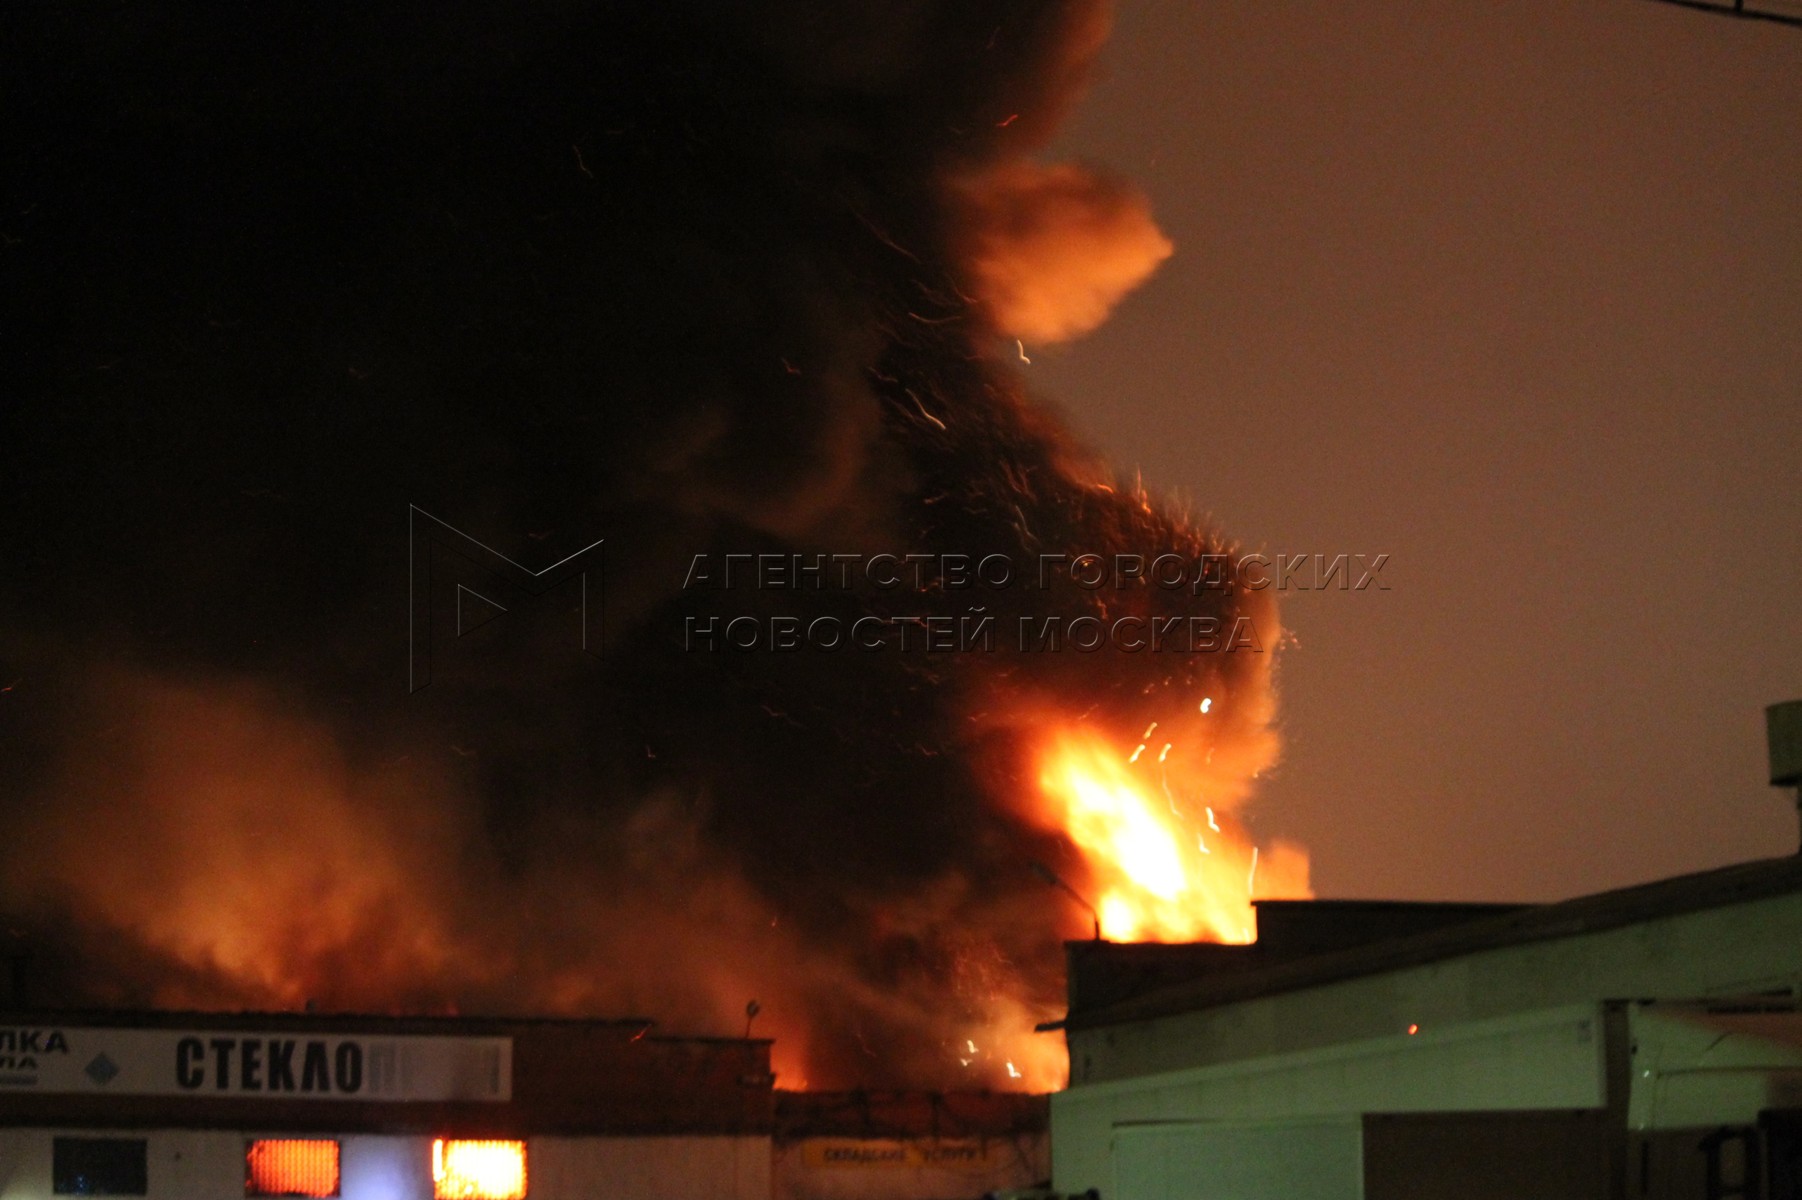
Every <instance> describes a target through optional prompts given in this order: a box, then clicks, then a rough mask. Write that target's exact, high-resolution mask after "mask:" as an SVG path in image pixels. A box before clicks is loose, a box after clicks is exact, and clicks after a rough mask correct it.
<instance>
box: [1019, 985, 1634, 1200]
mask: <svg viewBox="0 0 1802 1200" xmlns="http://www.w3.org/2000/svg"><path fill="white" fill-rule="evenodd" d="M1171 1057H1172V1059H1176V1058H1178V1057H1179V1053H1178V1052H1176V1051H1174V1050H1173V1053H1172V1055H1171ZM1604 1058H1605V1055H1604V1037H1603V1028H1602V1011H1601V1006H1600V1005H1599V1004H1584V1005H1567V1006H1564V1007H1561V1008H1556V1009H1547V1010H1542V1011H1540V1012H1534V1013H1524V1014H1517V1015H1514V1016H1510V1017H1504V1018H1496V1019H1492V1020H1487V1021H1479V1022H1470V1023H1466V1024H1463V1025H1454V1026H1451V1027H1440V1028H1431V1029H1429V1028H1426V1027H1423V1028H1422V1029H1421V1030H1420V1032H1419V1033H1416V1034H1413V1035H1409V1034H1407V1033H1405V1032H1404V1033H1401V1034H1395V1035H1390V1036H1387V1037H1378V1038H1366V1039H1361V1040H1358V1041H1354V1042H1346V1043H1341V1044H1338V1045H1333V1046H1326V1047H1320V1048H1316V1049H1310V1050H1302V1051H1296V1052H1294V1053H1291V1054H1285V1055H1273V1056H1271V1057H1268V1058H1259V1059H1240V1060H1234V1061H1228V1062H1224V1063H1219V1064H1215V1065H1212V1066H1205V1067H1190V1068H1187V1069H1184V1070H1176V1071H1165V1072H1160V1073H1158V1074H1155V1075H1146V1076H1142V1077H1139V1078H1136V1079H1123V1080H1114V1081H1111V1082H1108V1083H1099V1084H1088V1085H1084V1086H1082V1087H1074V1088H1071V1089H1070V1090H1069V1091H1067V1092H1064V1093H1062V1094H1060V1095H1057V1096H1054V1097H1052V1101H1051V1144H1052V1156H1053V1163H1052V1178H1053V1181H1054V1184H1055V1186H1056V1189H1057V1190H1058V1191H1060V1192H1081V1191H1083V1190H1085V1189H1087V1188H1091V1187H1096V1188H1100V1189H1101V1190H1102V1193H1103V1195H1104V1196H1109V1197H1111V1196H1114V1195H1120V1196H1122V1197H1126V1196H1132V1197H1133V1198H1134V1200H1137V1193H1132V1192H1124V1191H1123V1192H1116V1191H1114V1189H1113V1184H1114V1174H1115V1168H1114V1163H1113V1154H1114V1152H1115V1149H1116V1146H1117V1145H1118V1138H1117V1134H1118V1133H1119V1131H1120V1130H1122V1129H1124V1128H1126V1127H1128V1126H1131V1125H1134V1124H1137V1123H1148V1122H1169V1121H1185V1122H1193V1121H1213V1122H1268V1123H1277V1122H1293V1121H1297V1120H1303V1119H1315V1118H1331V1117H1343V1118H1350V1119H1352V1122H1353V1124H1355V1123H1356V1121H1355V1119H1356V1117H1357V1115H1358V1114H1361V1113H1369V1112H1408V1111H1418V1110H1423V1109H1427V1110H1437V1111H1460V1110H1462V1111H1481V1110H1491V1109H1498V1108H1519V1109H1582V1108H1598V1107H1601V1106H1602V1105H1603V1104H1604V1102H1605V1100H1606V1091H1607V1086H1606V1077H1605V1061H1604Z"/></svg>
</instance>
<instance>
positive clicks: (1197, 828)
mask: <svg viewBox="0 0 1802 1200" xmlns="http://www.w3.org/2000/svg"><path fill="white" fill-rule="evenodd" d="M1145 732H1146V736H1145V738H1144V739H1143V740H1141V741H1138V742H1135V743H1134V744H1133V745H1132V746H1130V747H1128V748H1126V749H1125V750H1121V749H1120V748H1118V747H1116V746H1115V745H1113V744H1111V743H1110V742H1109V741H1108V740H1107V739H1106V738H1105V737H1104V736H1103V735H1101V734H1100V733H1098V732H1097V731H1094V730H1091V729H1086V728H1082V727H1071V728H1067V729H1064V730H1062V731H1060V732H1058V733H1056V734H1054V735H1053V736H1052V737H1051V738H1050V740H1049V742H1048V744H1047V746H1046V748H1045V750H1044V752H1043V755H1042V759H1041V770H1040V776H1039V783H1040V787H1041V789H1042V791H1043V793H1044V797H1045V799H1046V800H1047V801H1048V802H1049V803H1050V805H1051V806H1052V807H1051V808H1050V810H1049V811H1047V812H1046V813H1045V816H1046V817H1047V818H1048V819H1049V820H1050V821H1051V822H1052V823H1054V824H1055V825H1057V826H1058V827H1060V828H1062V829H1063V830H1064V832H1065V833H1066V834H1068V836H1069V837H1070V840H1071V841H1072V842H1074V843H1075V844H1076V846H1077V847H1078V848H1079V849H1080V850H1081V851H1082V855H1083V859H1084V862H1085V865H1086V866H1087V867H1088V872H1089V878H1090V886H1091V887H1092V888H1093V890H1094V897H1093V903H1094V906H1095V916H1096V921H1097V923H1098V924H1099V927H1100V934H1101V936H1102V937H1104V938H1107V939H1109V940H1111V941H1172V942H1179V941H1181V942H1187V941H1211V942H1250V941H1253V940H1254V939H1255V935H1256V929H1257V925H1256V919H1255V916H1254V913H1253V910H1252V907H1251V902H1252V900H1254V899H1259V898H1265V897H1269V898H1283V899H1299V898H1304V897H1307V896H1309V895H1311V894H1312V893H1310V892H1309V890H1308V856H1307V852H1306V851H1305V850H1303V849H1301V848H1300V847H1298V846H1295V845H1292V844H1290V843H1287V842H1277V843H1275V844H1274V845H1273V846H1271V848H1270V850H1269V851H1268V852H1261V851H1260V850H1259V848H1258V846H1257V845H1255V844H1254V843H1253V842H1251V840H1250V839H1249V838H1248V837H1247V836H1246V835H1245V832H1244V830H1243V829H1242V828H1241V827H1240V826H1239V825H1238V824H1237V823H1236V822H1235V821H1233V820H1232V818H1231V817H1229V816H1228V815H1227V814H1226V813H1224V812H1217V811H1216V810H1215V808H1214V807H1213V806H1212V805H1210V804H1209V803H1208V802H1207V801H1208V797H1207V796H1206V795H1205V794H1204V792H1203V791H1202V789H1201V788H1200V787H1198V786H1197V785H1196V784H1194V783H1192V782H1191V781H1189V780H1187V779H1184V778H1180V777H1179V776H1178V773H1177V772H1176V770H1175V769H1174V764H1173V763H1172V762H1171V753H1172V751H1173V750H1174V749H1175V743H1173V742H1168V741H1160V740H1155V736H1154V735H1155V734H1156V732H1157V729H1156V727H1155V726H1153V727H1152V728H1149V729H1147V730H1146V731H1145Z"/></svg>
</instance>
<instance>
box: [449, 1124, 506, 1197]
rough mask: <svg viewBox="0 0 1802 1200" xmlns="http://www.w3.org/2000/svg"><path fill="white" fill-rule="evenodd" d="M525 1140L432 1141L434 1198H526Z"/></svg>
mask: <svg viewBox="0 0 1802 1200" xmlns="http://www.w3.org/2000/svg"><path fill="white" fill-rule="evenodd" d="M525 1194H526V1144H525V1143H524V1142H496V1141H452V1140H449V1139H446V1138H439V1139H437V1140H436V1141H434V1142H433V1143H432V1198H433V1200H525Z"/></svg>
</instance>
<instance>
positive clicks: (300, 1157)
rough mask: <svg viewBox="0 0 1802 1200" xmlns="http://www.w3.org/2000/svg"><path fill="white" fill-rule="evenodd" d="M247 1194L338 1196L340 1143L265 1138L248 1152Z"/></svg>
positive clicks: (245, 1164) (252, 1143) (310, 1139)
mask: <svg viewBox="0 0 1802 1200" xmlns="http://www.w3.org/2000/svg"><path fill="white" fill-rule="evenodd" d="M244 1194H245V1195H246V1196H336V1195H337V1194H338V1143H337V1142H335V1141H331V1140H329V1139H325V1138H261V1139H259V1140H257V1141H254V1142H251V1143H250V1145H249V1146H248V1147H247V1148H246V1149H245V1151H244Z"/></svg>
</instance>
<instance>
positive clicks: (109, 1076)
mask: <svg viewBox="0 0 1802 1200" xmlns="http://www.w3.org/2000/svg"><path fill="white" fill-rule="evenodd" d="M87 1072H88V1078H89V1079H92V1080H93V1081H94V1082H95V1083H98V1084H100V1085H101V1086H102V1087H105V1086H106V1085H107V1084H109V1083H111V1082H112V1081H113V1077H114V1076H115V1075H117V1074H118V1073H119V1064H118V1063H116V1062H114V1061H113V1060H112V1059H110V1058H108V1057H107V1056H106V1054H105V1052H104V1051H103V1052H101V1053H99V1054H96V1055H95V1056H94V1061H93V1062H91V1063H89V1064H88V1065H87Z"/></svg>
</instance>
